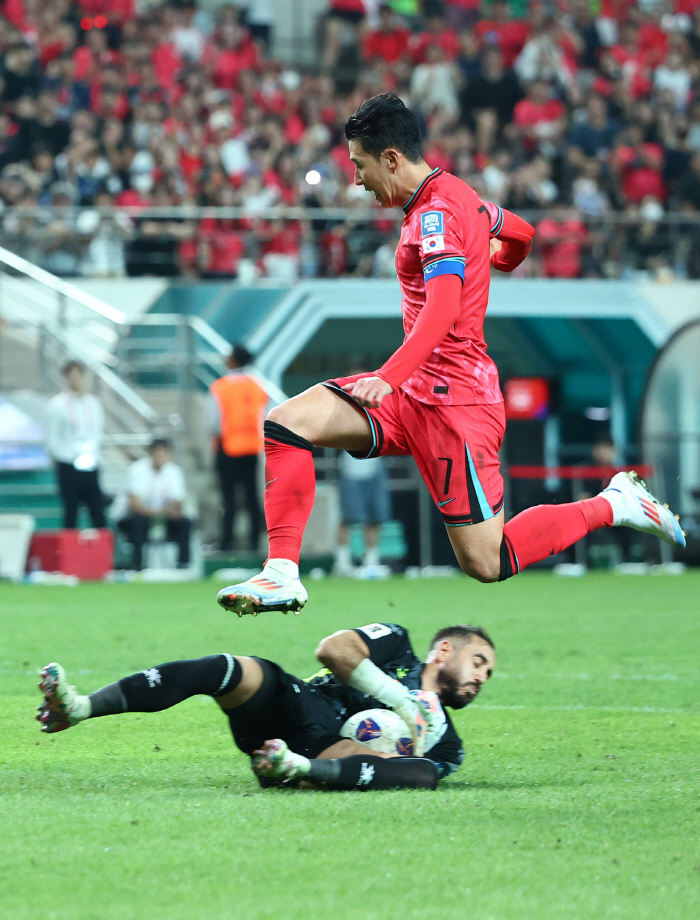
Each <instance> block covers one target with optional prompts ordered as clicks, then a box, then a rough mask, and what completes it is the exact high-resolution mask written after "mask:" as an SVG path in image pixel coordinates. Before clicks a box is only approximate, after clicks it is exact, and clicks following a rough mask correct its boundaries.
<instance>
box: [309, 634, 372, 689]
mask: <svg viewBox="0 0 700 920" xmlns="http://www.w3.org/2000/svg"><path fill="white" fill-rule="evenodd" d="M316 657H317V658H318V660H319V661H320V662H321V664H322V665H323V666H324V668H328V670H329V671H332V672H333V673H334V674H335V676H336V677H337V678H338V680H342V682H343V683H344V684H346V683H348V681H349V679H350V676H351V674H352V672H353V671H354V670H355V668H356V667H357V666H358V664H360V662H361V661H364V659H365V658H367V659H369V648H368V646H367V643H366V642H365V641H364V639H362V637H361V636H359V635H358V634H357V633H356V632H355V630H354V629H341V630H340V631H339V632H335V633H333V635H331V636H326V638H325V639H321V641H320V643H319V646H318V648H317V649H316Z"/></svg>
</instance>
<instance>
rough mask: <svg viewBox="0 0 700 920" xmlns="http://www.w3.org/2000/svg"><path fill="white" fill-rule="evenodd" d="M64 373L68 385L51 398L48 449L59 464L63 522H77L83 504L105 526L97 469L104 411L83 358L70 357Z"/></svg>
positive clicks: (94, 521) (98, 524)
mask: <svg viewBox="0 0 700 920" xmlns="http://www.w3.org/2000/svg"><path fill="white" fill-rule="evenodd" d="M61 373H62V375H63V377H64V378H65V380H66V384H67V386H68V389H67V390H66V391H65V392H63V393H59V394H58V395H57V396H54V397H53V399H51V400H49V403H48V406H47V413H46V418H47V423H46V449H47V450H48V452H49V454H50V456H51V458H52V460H53V461H54V463H55V464H56V480H57V483H58V488H59V491H60V493H61V500H62V502H63V526H64V527H70V528H72V527H75V526H76V523H77V519H78V509H79V507H80V505H81V504H84V505H86V506H87V509H88V512H89V513H90V520H91V522H92V526H93V527H106V526H107V525H106V521H105V510H104V509H105V500H104V496H103V494H102V490H101V489H100V483H99V479H98V469H97V468H98V464H99V460H100V443H101V441H102V434H103V432H104V412H103V411H102V406H101V405H100V402H99V400H98V399H97V397H95V396H93V395H92V393H88V391H87V381H86V367H85V365H84V364H83V363H82V362H81V361H68V363H67V364H66V365H65V366H64V367H63V369H62V371H61Z"/></svg>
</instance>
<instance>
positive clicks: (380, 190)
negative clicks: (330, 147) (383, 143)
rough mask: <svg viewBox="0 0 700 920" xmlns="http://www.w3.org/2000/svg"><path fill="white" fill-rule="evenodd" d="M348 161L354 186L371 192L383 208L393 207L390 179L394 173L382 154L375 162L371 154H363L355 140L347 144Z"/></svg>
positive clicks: (360, 146) (359, 143)
mask: <svg viewBox="0 0 700 920" xmlns="http://www.w3.org/2000/svg"><path fill="white" fill-rule="evenodd" d="M349 150H350V160H351V162H352V164H353V165H354V167H355V185H360V186H362V187H363V188H366V189H367V191H368V192H373V193H374V197H375V198H376V199H377V201H378V202H379V204H380V205H381V206H382V207H383V208H391V207H393V206H394V204H395V202H394V201H393V194H392V179H393V175H394V172H393V170H392V169H391V168H390V166H389V162H388V159H387V157H386V155H385V154H384V153H382V155H381V156H380V158H379V159H378V160H377V159H375V158H374V157H373V156H372V155H371V154H369V153H365V151H364V150H363V149H362V143H361V142H360V141H358V140H357V139H353V140H351V141H350V142H349Z"/></svg>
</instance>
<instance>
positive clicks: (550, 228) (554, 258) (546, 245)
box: [537, 217, 588, 278]
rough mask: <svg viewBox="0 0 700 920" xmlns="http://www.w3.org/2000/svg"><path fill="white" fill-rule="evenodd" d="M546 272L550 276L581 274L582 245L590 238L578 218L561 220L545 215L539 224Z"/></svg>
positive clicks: (539, 237)
mask: <svg viewBox="0 0 700 920" xmlns="http://www.w3.org/2000/svg"><path fill="white" fill-rule="evenodd" d="M537 234H538V239H539V240H540V245H541V246H542V258H543V261H544V273H545V275H546V276H547V277H548V278H577V277H578V276H579V275H580V274H581V247H582V245H583V244H584V243H585V242H586V240H587V239H588V230H587V229H586V226H585V224H583V223H582V222H581V221H580V220H578V219H576V218H570V219H568V220H565V221H562V222H559V221H557V220H555V219H554V218H551V217H545V218H544V219H543V220H541V221H540V222H539V224H538V225H537Z"/></svg>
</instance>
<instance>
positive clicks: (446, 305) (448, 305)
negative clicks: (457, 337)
mask: <svg viewBox="0 0 700 920" xmlns="http://www.w3.org/2000/svg"><path fill="white" fill-rule="evenodd" d="M461 293H462V279H461V278H460V276H459V275H438V276H436V277H435V278H432V279H431V280H430V281H428V282H426V285H425V306H424V307H423V309H422V310H421V312H420V314H419V316H418V319H417V320H416V322H415V325H414V326H413V329H411V331H410V333H409V334H408V335H407V336H406V339H405V341H404V343H403V345H401V347H400V348H398V349H397V350H396V351H395V352H394V354H393V355H392V356H391V357H390V358H389V360H388V361H387V362H386V363H385V364H383V365H382V366H381V367H380V368H379V370H378V371H377V376H378V377H380V378H381V379H382V380H384V381H385V382H386V383H388V384H389V386H390V387H391V388H392V389H393V390H396V389H397V388H398V387H399V386H400V385H401V384H402V383H403V382H404V380H407V379H408V378H409V377H410V376H411V374H412V373H413V372H414V371H415V370H416V369H417V368H418V367H419V366H420V365H421V364H422V363H423V362H424V361H425V360H426V358H427V357H428V355H430V354H431V353H432V352H433V351H435V349H436V348H437V347H438V345H439V344H440V342H442V341H443V339H444V338H445V336H446V335H447V333H448V332H449V331H450V329H451V328H452V326H453V325H454V324H455V323H456V322H457V319H458V317H459V308H460V297H461ZM372 379H376V378H364V379H362V380H358V381H357V383H355V384H354V388H353V389H352V395H353V396H354V397H355V399H357V400H358V402H359V403H360V405H367V406H369V407H375V406H378V405H379V404H380V402H381V400H377V399H376V398H375V400H374V401H373V402H369V401H365V399H364V396H365V393H364V387H366V386H368V381H371V380H372Z"/></svg>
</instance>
